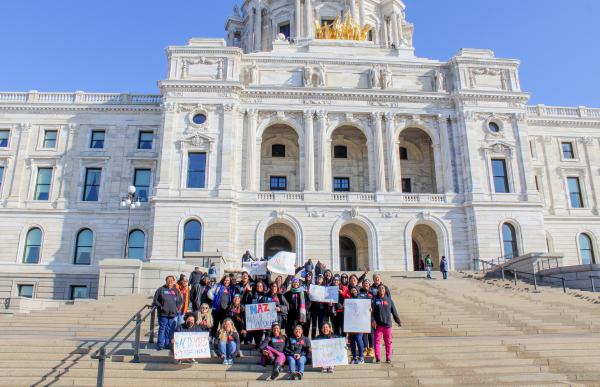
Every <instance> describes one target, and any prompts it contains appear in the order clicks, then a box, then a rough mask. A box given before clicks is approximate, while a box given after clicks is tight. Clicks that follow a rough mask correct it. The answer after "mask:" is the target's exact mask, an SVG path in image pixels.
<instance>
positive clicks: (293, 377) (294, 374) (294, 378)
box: [289, 372, 296, 380]
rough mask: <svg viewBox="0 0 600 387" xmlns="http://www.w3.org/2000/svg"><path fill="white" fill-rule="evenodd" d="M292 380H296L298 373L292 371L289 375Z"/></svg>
mask: <svg viewBox="0 0 600 387" xmlns="http://www.w3.org/2000/svg"><path fill="white" fill-rule="evenodd" d="M289 379H290V380H296V373H295V372H292V373H291V374H290V377H289Z"/></svg>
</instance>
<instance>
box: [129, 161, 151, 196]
mask: <svg viewBox="0 0 600 387" xmlns="http://www.w3.org/2000/svg"><path fill="white" fill-rule="evenodd" d="M150 176H151V171H150V169H136V170H135V176H134V179H133V185H134V186H135V189H136V191H135V192H136V194H137V195H138V198H139V199H140V202H147V201H148V196H149V192H150Z"/></svg>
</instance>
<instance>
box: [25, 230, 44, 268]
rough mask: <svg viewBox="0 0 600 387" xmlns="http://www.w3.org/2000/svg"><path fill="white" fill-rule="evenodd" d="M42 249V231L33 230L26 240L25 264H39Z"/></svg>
mask: <svg viewBox="0 0 600 387" xmlns="http://www.w3.org/2000/svg"><path fill="white" fill-rule="evenodd" d="M41 247H42V230H40V229H39V228H32V229H31V230H29V232H28V233H27V237H26V238H25V251H24V253H23V263H38V262H39V261H40V250H41Z"/></svg>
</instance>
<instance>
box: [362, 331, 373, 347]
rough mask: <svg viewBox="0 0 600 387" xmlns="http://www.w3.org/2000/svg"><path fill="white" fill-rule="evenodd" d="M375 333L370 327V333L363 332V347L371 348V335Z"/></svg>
mask: <svg viewBox="0 0 600 387" xmlns="http://www.w3.org/2000/svg"><path fill="white" fill-rule="evenodd" d="M374 335H375V331H374V330H373V329H371V333H363V341H364V343H365V348H373V336H374Z"/></svg>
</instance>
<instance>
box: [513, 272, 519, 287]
mask: <svg viewBox="0 0 600 387" xmlns="http://www.w3.org/2000/svg"><path fill="white" fill-rule="evenodd" d="M513 273H514V274H515V286H517V285H518V284H517V280H518V279H519V278H518V277H517V271H516V270H513Z"/></svg>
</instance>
